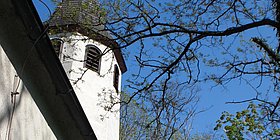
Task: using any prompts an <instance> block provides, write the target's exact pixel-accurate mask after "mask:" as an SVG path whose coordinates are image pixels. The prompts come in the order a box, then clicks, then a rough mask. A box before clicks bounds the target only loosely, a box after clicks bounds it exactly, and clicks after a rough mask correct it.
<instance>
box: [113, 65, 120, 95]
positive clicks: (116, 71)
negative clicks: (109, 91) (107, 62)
mask: <svg viewBox="0 0 280 140" xmlns="http://www.w3.org/2000/svg"><path fill="white" fill-rule="evenodd" d="M119 76H120V72H119V68H118V66H117V65H115V66H114V81H113V85H114V87H115V89H116V91H117V93H118V92H119Z"/></svg>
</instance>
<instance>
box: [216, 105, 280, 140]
mask: <svg viewBox="0 0 280 140" xmlns="http://www.w3.org/2000/svg"><path fill="white" fill-rule="evenodd" d="M261 107H262V105H258V106H256V105H255V104H253V103H250V104H249V106H248V108H247V109H246V110H243V111H240V112H236V114H235V115H233V114H230V113H229V112H223V113H222V116H221V117H220V119H219V120H218V121H217V125H216V127H215V128H214V129H215V130H218V129H220V128H222V126H224V127H223V129H224V131H225V132H226V135H227V137H228V138H229V139H230V140H236V139H238V140H243V139H246V138H250V139H267V138H268V139H279V138H280V128H279V124H277V123H275V122H272V123H271V122H270V123H268V122H269V120H266V118H263V117H262V116H263V115H262V114H263V113H266V112H265V111H264V110H262V108H261ZM261 113H262V114H261Z"/></svg>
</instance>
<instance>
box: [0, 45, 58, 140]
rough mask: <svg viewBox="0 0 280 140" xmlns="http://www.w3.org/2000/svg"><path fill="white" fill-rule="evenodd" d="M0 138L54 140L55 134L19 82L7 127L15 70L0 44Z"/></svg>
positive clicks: (4, 139) (2, 139)
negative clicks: (11, 116)
mask: <svg viewBox="0 0 280 140" xmlns="http://www.w3.org/2000/svg"><path fill="white" fill-rule="evenodd" d="M0 72H1V75H0V140H6V138H7V132H8V131H9V130H10V140H55V139H56V138H55V136H54V134H53V132H52V131H51V129H50V128H49V126H48V124H47V123H46V121H45V119H44V117H43V115H42V114H41V112H40V111H39V109H38V107H37V106H36V104H35V102H34V100H33V99H32V97H31V95H30V94H29V92H28V91H27V89H26V88H25V87H24V86H23V85H22V84H20V85H19V88H18V89H17V92H19V95H17V96H16V102H15V111H14V115H13V119H12V125H11V127H10V128H8V127H7V126H8V123H9V122H11V121H9V117H10V115H11V112H12V108H13V103H12V102H11V99H12V98H11V92H12V91H13V90H14V89H16V88H15V87H16V85H17V81H18V80H17V78H16V80H14V79H15V78H14V76H15V75H16V72H15V70H14V68H13V66H12V64H11V62H10V61H9V59H8V58H7V56H6V54H5V53H4V51H3V49H2V47H1V46H0Z"/></svg>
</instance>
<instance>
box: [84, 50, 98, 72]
mask: <svg viewBox="0 0 280 140" xmlns="http://www.w3.org/2000/svg"><path fill="white" fill-rule="evenodd" d="M101 54H102V53H101V51H100V50H99V49H98V48H97V47H96V46H94V45H87V46H86V55H85V67H86V68H88V69H90V70H92V71H95V72H98V73H99V71H100V64H101Z"/></svg>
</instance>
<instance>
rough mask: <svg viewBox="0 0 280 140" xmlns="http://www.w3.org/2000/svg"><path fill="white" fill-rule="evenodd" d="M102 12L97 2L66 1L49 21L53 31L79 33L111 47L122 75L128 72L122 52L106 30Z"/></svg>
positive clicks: (93, 0) (92, 0)
mask: <svg viewBox="0 0 280 140" xmlns="http://www.w3.org/2000/svg"><path fill="white" fill-rule="evenodd" d="M101 12H102V11H100V6H99V3H98V2H97V0H91V2H90V3H89V2H86V1H85V0H64V1H62V3H60V5H59V6H58V7H57V9H56V10H55V12H54V14H53V15H52V17H51V18H50V20H49V21H48V25H49V26H50V27H51V28H52V29H58V31H63V30H67V31H70V32H73V31H77V32H79V33H81V34H83V35H86V36H88V37H90V38H92V39H93V40H96V41H99V42H100V43H102V44H104V45H106V46H108V47H111V48H112V49H113V51H114V53H115V56H116V58H117V61H118V63H119V66H120V69H121V71H122V73H124V72H126V71H127V68H126V65H125V62H124V59H123V56H122V54H121V50H120V49H118V47H119V46H118V44H117V42H115V41H114V40H113V39H112V36H111V35H110V33H109V32H108V31H106V30H105V26H104V24H103V23H102V20H103V19H104V17H102V13H101Z"/></svg>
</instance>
